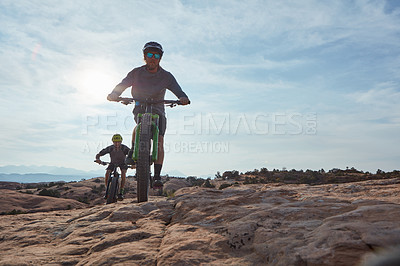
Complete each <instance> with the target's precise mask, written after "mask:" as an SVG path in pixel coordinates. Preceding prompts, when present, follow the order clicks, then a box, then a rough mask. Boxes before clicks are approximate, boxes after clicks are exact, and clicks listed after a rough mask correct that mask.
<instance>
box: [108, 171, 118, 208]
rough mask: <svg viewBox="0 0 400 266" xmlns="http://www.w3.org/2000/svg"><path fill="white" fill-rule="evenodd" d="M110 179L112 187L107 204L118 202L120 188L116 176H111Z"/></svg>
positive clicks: (109, 190)
mask: <svg viewBox="0 0 400 266" xmlns="http://www.w3.org/2000/svg"><path fill="white" fill-rule="evenodd" d="M110 178H112V179H111V182H110V183H109V184H110V187H109V189H108V195H107V204H110V203H114V202H117V193H118V187H119V184H118V178H117V177H115V176H111V177H110Z"/></svg>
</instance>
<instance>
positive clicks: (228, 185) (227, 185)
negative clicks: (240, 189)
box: [219, 183, 232, 190]
mask: <svg viewBox="0 0 400 266" xmlns="http://www.w3.org/2000/svg"><path fill="white" fill-rule="evenodd" d="M230 186H232V184H228V183H224V184H221V185H220V186H219V189H220V190H222V189H224V188H227V187H230Z"/></svg>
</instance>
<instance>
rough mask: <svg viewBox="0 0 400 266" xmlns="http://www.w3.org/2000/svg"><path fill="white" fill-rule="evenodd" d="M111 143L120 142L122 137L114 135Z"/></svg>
mask: <svg viewBox="0 0 400 266" xmlns="http://www.w3.org/2000/svg"><path fill="white" fill-rule="evenodd" d="M112 141H113V142H122V136H121V135H120V134H115V135H114V136H113V137H112Z"/></svg>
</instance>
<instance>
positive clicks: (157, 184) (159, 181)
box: [153, 179, 163, 188]
mask: <svg viewBox="0 0 400 266" xmlns="http://www.w3.org/2000/svg"><path fill="white" fill-rule="evenodd" d="M153 187H155V188H162V187H163V183H162V181H161V179H156V180H154V185H153Z"/></svg>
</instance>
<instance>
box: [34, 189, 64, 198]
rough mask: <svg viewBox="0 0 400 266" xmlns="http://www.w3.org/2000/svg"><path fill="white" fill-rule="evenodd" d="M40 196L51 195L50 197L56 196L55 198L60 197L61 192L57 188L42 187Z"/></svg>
mask: <svg viewBox="0 0 400 266" xmlns="http://www.w3.org/2000/svg"><path fill="white" fill-rule="evenodd" d="M39 195H40V196H49V197H55V198H59V197H60V192H59V191H57V190H53V189H45V188H44V189H42V190H41V191H40V192H39Z"/></svg>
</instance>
